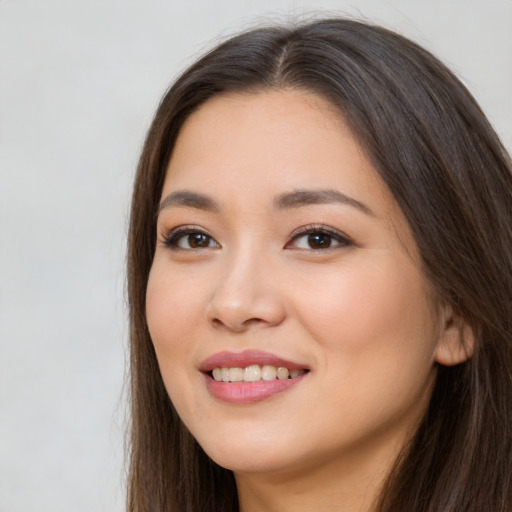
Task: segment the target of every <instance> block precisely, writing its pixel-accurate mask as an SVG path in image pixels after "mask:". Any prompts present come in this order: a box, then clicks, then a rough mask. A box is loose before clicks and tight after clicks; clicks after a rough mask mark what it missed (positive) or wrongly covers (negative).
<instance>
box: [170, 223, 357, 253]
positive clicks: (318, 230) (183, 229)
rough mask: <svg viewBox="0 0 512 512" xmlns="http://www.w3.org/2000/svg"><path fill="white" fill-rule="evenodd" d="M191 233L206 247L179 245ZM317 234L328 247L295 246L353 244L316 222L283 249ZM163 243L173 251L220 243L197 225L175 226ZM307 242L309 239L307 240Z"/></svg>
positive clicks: (322, 249)
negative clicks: (327, 241) (203, 240)
mask: <svg viewBox="0 0 512 512" xmlns="http://www.w3.org/2000/svg"><path fill="white" fill-rule="evenodd" d="M191 235H201V236H204V237H205V238H206V240H207V242H208V245H207V246H206V247H190V248H184V247H180V246H179V243H180V241H181V240H182V239H183V238H184V237H186V236H191ZM314 235H316V236H318V235H323V236H326V237H329V245H328V247H317V248H313V247H311V245H310V248H309V249H307V248H304V247H297V249H299V250H304V251H315V252H319V251H322V252H323V251H328V250H329V249H335V248H338V247H348V246H350V245H353V242H352V241H351V240H350V238H349V237H347V236H346V235H344V234H343V233H341V232H339V231H337V230H334V229H332V228H327V227H326V226H322V225H318V224H310V225H307V226H302V227H300V228H299V229H297V230H296V231H295V232H293V233H292V235H291V240H290V242H288V243H287V244H286V245H285V249H289V248H293V245H294V244H295V243H296V242H297V241H298V240H300V239H301V238H304V237H308V236H314ZM332 240H334V241H335V242H336V244H335V245H334V246H333V245H332ZM162 242H163V244H164V245H165V246H167V247H169V248H170V249H172V250H175V251H180V250H181V251H194V250H200V249H209V248H211V247H215V248H219V247H220V244H219V243H218V242H217V241H216V240H215V239H214V238H213V237H212V236H210V235H209V234H208V233H207V232H206V231H204V230H203V229H202V228H200V227H199V226H179V227H177V228H174V229H173V230H172V231H171V232H170V233H169V234H167V235H164V236H163V240H162ZM211 242H213V243H214V244H215V245H214V246H211V245H210V243H211ZM308 244H309V241H308Z"/></svg>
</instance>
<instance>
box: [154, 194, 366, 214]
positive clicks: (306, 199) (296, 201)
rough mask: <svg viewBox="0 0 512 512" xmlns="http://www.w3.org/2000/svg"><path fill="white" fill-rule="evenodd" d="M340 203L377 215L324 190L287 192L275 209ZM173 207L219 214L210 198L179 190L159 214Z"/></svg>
mask: <svg viewBox="0 0 512 512" xmlns="http://www.w3.org/2000/svg"><path fill="white" fill-rule="evenodd" d="M332 203H340V204H344V205H347V206H351V207H353V208H356V209H358V210H360V211H361V212H363V213H365V214H366V215H370V216H372V217H375V213H374V212H373V211H372V210H371V209H370V208H369V207H368V206H366V205H365V204H364V203H362V202H361V201H358V200H357V199H354V198H353V197H350V196H348V195H346V194H343V193H342V192H340V191H338V190H333V189H322V190H307V189H306V190H294V191H293V192H286V193H284V194H281V195H279V196H277V197H276V198H275V199H274V207H275V208H277V209H278V210H286V209H290V208H300V207H302V206H309V205H314V204H332ZM172 206H177V207H184V208H196V209H198V210H205V211H209V212H219V211H220V207H219V205H218V204H217V203H216V202H215V201H214V200H213V199H212V198H211V197H210V196H207V195H205V194H200V193H199V192H192V191H190V190H179V191H176V192H172V193H170V194H169V195H168V196H166V197H165V198H164V199H163V200H162V202H161V203H160V206H159V207H158V213H160V212H161V211H162V210H164V209H165V208H169V207H172Z"/></svg>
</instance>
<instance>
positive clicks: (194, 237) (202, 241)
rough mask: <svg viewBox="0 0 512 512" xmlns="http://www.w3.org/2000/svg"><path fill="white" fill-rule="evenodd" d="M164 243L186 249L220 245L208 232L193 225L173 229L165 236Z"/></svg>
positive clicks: (177, 248) (171, 246)
mask: <svg viewBox="0 0 512 512" xmlns="http://www.w3.org/2000/svg"><path fill="white" fill-rule="evenodd" d="M163 243H164V244H165V245H166V246H167V247H170V248H171V249H174V250H185V251H192V250H198V249H208V248H211V247H214V248H217V247H220V245H219V243H218V242H217V241H216V240H215V239H214V238H212V237H211V236H210V235H209V234H208V233H205V232H204V231H203V230H202V229H199V228H197V227H193V226H180V227H178V228H175V229H173V230H172V231H171V232H170V233H169V234H168V235H166V236H165V237H164V239H163Z"/></svg>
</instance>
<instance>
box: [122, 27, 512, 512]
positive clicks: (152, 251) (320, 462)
mask: <svg viewBox="0 0 512 512" xmlns="http://www.w3.org/2000/svg"><path fill="white" fill-rule="evenodd" d="M511 221H512V173H511V166H510V160H509V157H508V156H507V154H506V151H505V150H504V148H503V147H502V145H501V144H500V142H499V140H498V138H497V136H496V134H495V133H494V131H493V130H492V128H491V127H490V125H489V123H488V122H487V120H486V119H485V117H484V115H483V114H482V112H481V110H480V109H479V107H478V105H477V104H476V103H475V101H474V99H473V98H472V97H471V95H470V94H469V93H468V92H467V90H466V89H465V88H464V86H463V85H461V83H460V82H459V81H458V80H457V79H456V78H455V77H454V76H453V75H452V74H451V73H450V72H449V71H448V70H447V69H446V68H445V67H444V66H443V65H442V64H441V63H440V62H439V61H437V60H436V59H435V58H434V57H433V56H432V55H430V54H429V53H428V52H426V51H425V50H423V49H421V48H419V47H418V46H417V45H415V44H414V43H412V42H410V41H408V40H406V39H404V38H403V37H401V36H398V35H396V34H394V33H391V32H389V31H387V30H384V29H382V28H378V27H373V26H369V25H365V24H362V23H359V22H355V21H347V20H324V21H316V22H313V23H309V24H306V25H304V26H300V27H294V28H266V29H258V30H254V31H251V32H248V33H244V34H241V35H239V36H237V37H234V38H233V39H231V40H229V41H227V42H225V43H223V44H221V45H220V46H219V47H217V48H215V49H214V50H212V51H211V52H210V53H209V54H207V55H206V56H204V57H203V58H202V59H200V60H199V61H198V62H197V63H196V64H194V65H193V66H191V67H190V69H188V70H187V71H186V72H185V73H184V74H183V75H182V76H181V77H180V78H179V79H178V80H177V81H176V83H175V84H174V85H173V86H172V87H171V89H170V90H169V92H168V93H167V94H166V96H165V97H164V99H163V101H162V103H161V105H160V107H159V109H158V111H157V113H156V116H155V119H154V121H153V124H152V126H151V128H150V130H149V134H148V136H147V140H146V143H145V146H144V150H143V153H142V156H141V160H140V163H139V168H138V173H137V177H136V181H135V190H134V196H133V203H132V214H131V225H130V237H129V261H128V280H129V300H130V312H131V351H132V352H131V354H132V355H131V371H132V414H133V425H132V437H131V466H130V475H129V504H128V509H129V510H130V511H138V512H142V511H148V512H149V511H154V510H159V511H165V510H169V511H171V510H175V511H221V510H222V511H224V510H225V511H236V510H241V511H243V512H251V511H256V510H278V509H279V510H288V509H290V510H291V509H293V510H295V511H296V510H314V509H319V508H320V507H323V508H325V509H328V510H351V511H352V510H364V511H381V512H382V511H397V510H404V511H412V510H414V511H415V512H416V511H418V512H419V511H432V512H434V511H436V512H439V511H443V512H448V511H454V512H455V511H457V512H460V511H463V510H464V511H475V512H476V511H483V510H485V511H493V512H497V511H500V512H505V511H510V510H512V486H511V484H510V481H511V475H512V470H511V464H512V463H511V454H512V450H511V437H512V436H511V433H512V418H511V411H512V407H511V406H512V403H511V402H512V372H511V371H510V368H511V367H512V366H511V365H512V340H511V335H512V326H511V312H512V302H511V301H512V277H511V276H512V227H511V226H512V222H511Z"/></svg>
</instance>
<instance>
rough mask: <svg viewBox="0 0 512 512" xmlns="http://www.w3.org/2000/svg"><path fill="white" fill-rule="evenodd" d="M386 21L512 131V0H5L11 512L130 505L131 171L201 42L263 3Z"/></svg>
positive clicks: (0, 125)
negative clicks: (127, 260)
mask: <svg viewBox="0 0 512 512" xmlns="http://www.w3.org/2000/svg"><path fill="white" fill-rule="evenodd" d="M304 12H306V13H314V12H324V13H326V14H329V13H331V14H334V13H338V14H348V15H351V16H356V17H359V18H366V19H369V20H372V21H376V22H381V23H383V24H384V25H386V26H388V27H390V28H395V29H397V30H398V31H400V32H402V33H404V34H405V35H408V36H409V37H412V38H413V39H415V40H417V41H418V42H420V43H421V44H423V45H424V46H426V47H427V48H429V49H431V50H432V51H434V52H435V53H436V54H437V55H438V56H440V57H441V58H442V59H443V60H444V61H445V62H447V63H448V64H449V65H450V66H451V67H452V68H453V69H454V70H455V71H456V72H457V73H458V74H459V76H461V77H462V78H463V80H464V82H465V83H466V84H467V85H468V87H469V89H470V90H471V91H472V92H473V94H474V95H475V96H476V98H477V100H478V101H479V102H480V103H481V105H482V107H483V108H484V110H485V111H486V112H487V113H488V115H489V117H490V119H491V121H492V123H493V124H494V125H495V127H496V129H497V131H498V133H499V134H500V135H501V136H502V138H503V140H504V142H505V144H506V146H507V147H508V148H509V149H510V148H511V147H512V98H511V94H512V31H511V28H510V27H511V26H512V0H437V1H434V0H395V1H392V0H388V1H385V0H381V1H377V0H375V1H371V0H360V1H357V2H356V1H353V2H345V1H307V0H304V1H291V0H273V1H270V0H266V1H262V0H260V1H256V0H238V1H236V0H232V1H228V0H213V1H207V0H197V1H196V0H189V1H183V2H181V1H180V2H178V1H166V2H164V1H154V0H152V1H147V0H146V1H143V0H140V1H120V0H118V1H114V0H110V1H108V0H107V1H98V0H96V1H93V0H89V1H71V0H68V1H61V2H57V1H48V0H33V1H28V0H27V1H24V0H0V343H1V346H0V512H36V511H37V512H45V511H52V512H61V511H62V512H64V511H66V512H69V511H71V510H72V511H74V512H82V511H84V512H85V511H87V512H89V511H91V512H92V511H114V512H115V511H121V510H123V503H124V499H123V496H124V479H123V459H124V454H123V431H124V428H125V414H126V413H125V411H126V408H125V406H124V405H123V404H124V399H123V381H124V373H125V362H126V354H125V351H126V346H127V327H126V311H125V304H124V247H125V239H126V224H127V213H128V204H129V195H130V186H131V181H132V178H133V173H134V169H135V166H136V162H137V157H138V154H139V151H140V147H141V143H142V140H143V136H144V133H145V130H146V129H147V127H148V125H149V122H150V119H151V116H152V113H153V111H154V109H155V107H156V105H157V102H158V100H159V98H160V96H161V94H162V93H163V91H164V90H165V89H166V87H167V86H168V84H169V83H170V81H171V80H172V78H173V77H175V76H176V74H177V72H178V71H179V70H182V69H183V68H184V67H185V65H186V64H187V63H190V62H191V59H192V56H193V55H197V53H198V52H199V51H202V50H204V49H205V48H207V47H209V46H210V45H211V43H212V41H213V40H217V39H218V37H219V36H226V35H227V34H230V33H233V32H235V31H237V30H238V29H240V28H244V27H248V26H251V25H252V24H253V23H254V22H256V21H261V20H262V19H273V18H276V17H279V18H280V19H283V18H286V16H289V15H301V14H302V13H304Z"/></svg>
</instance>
